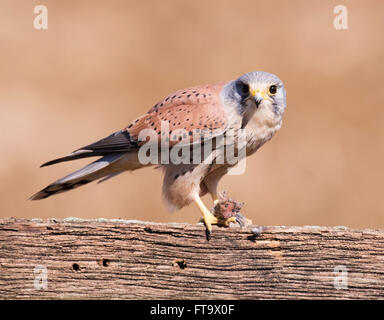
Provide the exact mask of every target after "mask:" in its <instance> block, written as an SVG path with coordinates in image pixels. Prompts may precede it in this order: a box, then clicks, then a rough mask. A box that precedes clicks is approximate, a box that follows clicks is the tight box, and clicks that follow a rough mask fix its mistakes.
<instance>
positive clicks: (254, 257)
mask: <svg viewBox="0 0 384 320" xmlns="http://www.w3.org/2000/svg"><path fill="white" fill-rule="evenodd" d="M253 227H254V226H253ZM251 229H252V226H251V227H246V228H217V227H215V228H214V230H213V234H212V239H211V240H210V241H207V240H206V238H205V234H204V227H203V226H202V225H201V224H196V225H191V224H160V223H150V222H148V223H147V222H140V221H124V220H106V219H99V220H81V219H75V218H72V219H65V220H55V219H50V220H46V221H43V220H37V219H33V220H26V219H0V298H2V299H32V298H33V299H51V298H53V299H270V298H272V299H274V298H277V299H280V298H282V299H291V298H293V299H323V298H344V299H345V298H352V299H360V298H364V299H367V298H368V299H372V298H373V299H380V298H381V299H382V298H384V231H382V230H352V229H348V228H345V227H265V228H264V230H263V231H262V233H261V234H260V235H258V236H257V235H254V234H253V233H252V232H251ZM45 275H46V277H45Z"/></svg>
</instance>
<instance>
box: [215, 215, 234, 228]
mask: <svg viewBox="0 0 384 320" xmlns="http://www.w3.org/2000/svg"><path fill="white" fill-rule="evenodd" d="M231 222H233V223H238V221H237V219H236V217H229V218H228V219H220V220H219V221H218V223H217V224H218V225H220V226H224V227H229V224H230V223H231Z"/></svg>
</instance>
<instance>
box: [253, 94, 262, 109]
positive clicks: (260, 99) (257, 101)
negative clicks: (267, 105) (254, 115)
mask: <svg viewBox="0 0 384 320" xmlns="http://www.w3.org/2000/svg"><path fill="white" fill-rule="evenodd" d="M253 98H254V99H255V103H256V108H258V107H259V104H260V103H261V102H262V101H263V100H264V98H263V97H262V95H261V94H259V93H257V94H256V95H254V96H253Z"/></svg>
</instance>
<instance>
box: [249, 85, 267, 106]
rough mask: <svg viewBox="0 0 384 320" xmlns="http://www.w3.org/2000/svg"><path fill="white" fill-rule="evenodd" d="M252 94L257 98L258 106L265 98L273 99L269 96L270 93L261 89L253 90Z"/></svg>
mask: <svg viewBox="0 0 384 320" xmlns="http://www.w3.org/2000/svg"><path fill="white" fill-rule="evenodd" d="M251 94H252V96H253V99H255V103H256V108H258V107H259V105H260V103H261V102H263V100H269V101H271V99H270V98H269V97H268V95H267V94H266V93H265V91H264V90H261V89H256V90H251Z"/></svg>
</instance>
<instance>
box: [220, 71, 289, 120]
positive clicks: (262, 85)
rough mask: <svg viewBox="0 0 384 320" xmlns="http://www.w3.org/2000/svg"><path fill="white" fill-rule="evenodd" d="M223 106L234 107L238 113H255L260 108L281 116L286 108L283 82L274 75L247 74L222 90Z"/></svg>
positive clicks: (259, 72)
mask: <svg viewBox="0 0 384 320" xmlns="http://www.w3.org/2000/svg"><path fill="white" fill-rule="evenodd" d="M222 98H223V99H224V102H225V104H231V105H236V106H237V108H238V111H239V112H240V113H241V114H243V113H248V112H250V111H251V110H252V113H253V112H255V113H256V112H257V110H258V109H260V108H261V107H264V108H269V109H271V110H272V111H273V112H274V113H275V114H276V115H277V116H282V114H283V113H284V110H285V108H286V93H285V88H284V84H283V82H282V81H281V80H280V79H279V78H278V77H277V76H275V75H273V74H271V73H268V72H264V71H255V72H248V73H246V74H244V75H242V76H241V77H239V78H238V79H236V80H233V81H231V82H229V83H228V84H227V85H226V86H225V87H224V90H223V95H222Z"/></svg>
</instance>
